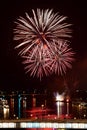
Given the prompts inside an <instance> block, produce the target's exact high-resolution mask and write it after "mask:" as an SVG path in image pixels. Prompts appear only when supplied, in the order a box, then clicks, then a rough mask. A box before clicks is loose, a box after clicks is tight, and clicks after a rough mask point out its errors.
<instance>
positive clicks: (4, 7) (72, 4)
mask: <svg viewBox="0 0 87 130" xmlns="http://www.w3.org/2000/svg"><path fill="white" fill-rule="evenodd" d="M83 2H84V1H82V0H81V1H80V0H35V1H34V0H12V1H10V0H6V1H5V0H3V1H2V0H1V1H0V90H6V91H9V90H25V89H27V90H30V91H31V90H34V89H37V90H38V91H39V90H40V91H43V90H44V89H48V90H50V91H63V90H64V89H65V87H64V81H66V82H65V84H67V86H68V87H69V89H70V90H71V91H74V89H78V88H80V89H85V90H87V4H86V2H85V3H83ZM32 8H33V9H36V8H41V9H47V8H50V9H52V8H53V9H54V11H55V12H60V14H61V15H64V16H68V22H69V23H72V24H73V26H72V29H73V34H72V39H71V44H70V45H71V47H72V49H73V51H74V52H75V56H74V57H75V61H74V62H73V64H72V69H71V70H70V69H69V70H68V69H67V73H66V75H64V76H62V77H61V76H57V75H52V76H49V77H44V78H43V79H42V81H40V80H39V79H37V78H36V77H35V78H32V77H30V76H29V74H25V71H24V68H23V65H22V64H21V58H20V56H18V55H17V51H16V50H14V46H15V42H14V41H13V28H14V21H15V20H16V19H17V18H18V17H19V16H23V17H24V16H25V12H27V13H29V14H31V9H32ZM64 79H65V80H64Z"/></svg>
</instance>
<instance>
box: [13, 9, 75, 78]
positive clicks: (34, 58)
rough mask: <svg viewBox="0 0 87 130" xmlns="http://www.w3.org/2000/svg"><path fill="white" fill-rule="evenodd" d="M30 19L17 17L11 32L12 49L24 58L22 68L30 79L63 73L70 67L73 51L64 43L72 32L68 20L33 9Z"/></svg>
mask: <svg viewBox="0 0 87 130" xmlns="http://www.w3.org/2000/svg"><path fill="white" fill-rule="evenodd" d="M32 12H33V17H32V18H31V17H30V16H29V15H28V14H27V13H25V14H26V18H23V17H19V19H18V20H17V22H15V23H16V28H15V29H14V40H17V41H19V42H20V43H19V44H18V45H17V46H16V47H15V48H17V49H19V55H21V57H22V58H23V59H24V62H23V63H24V64H25V69H26V70H27V72H31V75H32V76H35V75H37V77H40V79H41V77H43V75H44V74H45V75H49V74H51V73H53V72H55V73H58V74H62V73H63V72H64V73H65V72H66V68H67V67H68V68H70V67H71V61H72V60H73V58H72V56H73V52H72V51H71V48H70V49H69V46H68V44H67V41H68V38H70V37H71V32H72V31H71V29H69V26H70V25H71V24H68V23H66V22H65V20H66V18H67V17H64V16H60V15H59V13H53V10H49V9H47V10H40V9H37V12H36V13H35V11H34V10H32Z"/></svg>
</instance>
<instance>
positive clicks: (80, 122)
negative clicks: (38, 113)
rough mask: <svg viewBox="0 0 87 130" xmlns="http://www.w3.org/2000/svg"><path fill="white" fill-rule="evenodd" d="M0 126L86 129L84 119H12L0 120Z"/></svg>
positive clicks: (86, 125) (86, 121) (86, 123)
mask: <svg viewBox="0 0 87 130" xmlns="http://www.w3.org/2000/svg"><path fill="white" fill-rule="evenodd" d="M0 128H59V129H87V120H86V119H55V120H52V119H51V120H50V119H49V120H48V119H47V120H46V119H45V120H44V119H42V120H41V119H40V120H39V119H36V120H35V119H34V120H33V119H32V120H31V119H13V120H0Z"/></svg>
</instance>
